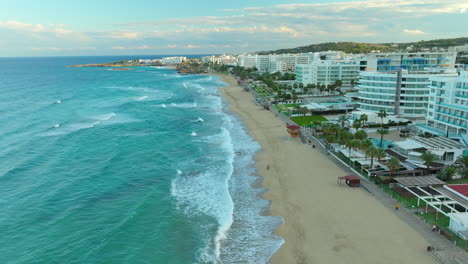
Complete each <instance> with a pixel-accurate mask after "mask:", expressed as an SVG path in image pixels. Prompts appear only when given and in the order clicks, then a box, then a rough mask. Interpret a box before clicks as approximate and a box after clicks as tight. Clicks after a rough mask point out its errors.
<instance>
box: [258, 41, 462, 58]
mask: <svg viewBox="0 0 468 264" xmlns="http://www.w3.org/2000/svg"><path fill="white" fill-rule="evenodd" d="M465 44H468V37H464V38H451V39H434V40H422V41H418V42H408V43H359V42H326V43H320V44H312V45H308V46H302V47H296V48H290V49H279V50H273V51H261V52H258V54H260V55H264V54H283V53H307V52H320V51H327V50H335V51H343V52H345V53H368V52H372V51H375V50H379V51H380V52H391V51H398V50H406V48H407V47H409V46H411V45H412V46H413V51H418V50H420V49H422V48H429V49H430V48H433V47H438V48H448V47H451V46H461V45H465Z"/></svg>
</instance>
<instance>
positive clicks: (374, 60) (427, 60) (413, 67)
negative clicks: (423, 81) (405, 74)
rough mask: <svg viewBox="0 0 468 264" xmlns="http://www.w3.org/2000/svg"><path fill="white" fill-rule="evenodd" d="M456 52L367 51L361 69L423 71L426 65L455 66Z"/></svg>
mask: <svg viewBox="0 0 468 264" xmlns="http://www.w3.org/2000/svg"><path fill="white" fill-rule="evenodd" d="M456 57H457V52H456V51H452V52H418V53H404V52H402V53H369V54H367V56H365V57H364V58H363V59H362V60H361V66H362V68H363V69H367V70H371V71H379V72H387V71H396V70H398V69H399V68H402V69H406V70H409V71H423V70H424V69H425V68H428V67H440V66H443V67H448V68H453V67H454V66H455V60H456Z"/></svg>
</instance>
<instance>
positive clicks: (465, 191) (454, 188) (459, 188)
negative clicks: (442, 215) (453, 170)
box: [444, 184, 468, 201]
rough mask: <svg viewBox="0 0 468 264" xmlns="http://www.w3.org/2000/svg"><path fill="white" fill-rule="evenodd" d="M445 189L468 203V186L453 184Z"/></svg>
mask: <svg viewBox="0 0 468 264" xmlns="http://www.w3.org/2000/svg"><path fill="white" fill-rule="evenodd" d="M444 187H445V188H446V189H447V190H449V191H451V192H452V193H454V194H456V195H458V196H459V197H461V198H463V199H465V200H467V201H468V184H451V185H446V186H444Z"/></svg>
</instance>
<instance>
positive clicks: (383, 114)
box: [377, 108, 387, 127]
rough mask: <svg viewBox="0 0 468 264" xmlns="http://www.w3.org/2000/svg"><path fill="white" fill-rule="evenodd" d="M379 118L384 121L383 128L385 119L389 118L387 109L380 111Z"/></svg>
mask: <svg viewBox="0 0 468 264" xmlns="http://www.w3.org/2000/svg"><path fill="white" fill-rule="evenodd" d="M377 116H378V117H380V119H381V120H382V127H383V119H384V118H385V117H387V111H385V109H383V108H382V109H380V111H379V113H378V114H377Z"/></svg>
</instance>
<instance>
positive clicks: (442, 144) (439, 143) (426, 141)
mask: <svg viewBox="0 0 468 264" xmlns="http://www.w3.org/2000/svg"><path fill="white" fill-rule="evenodd" d="M410 140H413V141H415V142H417V143H419V144H421V145H423V146H424V147H425V148H427V149H441V150H442V149H447V150H449V149H464V148H466V147H465V146H463V145H462V144H460V143H458V142H456V141H454V140H452V139H449V138H446V137H432V138H423V137H413V138H411V139H410Z"/></svg>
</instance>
